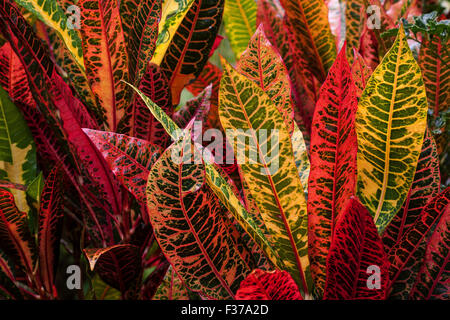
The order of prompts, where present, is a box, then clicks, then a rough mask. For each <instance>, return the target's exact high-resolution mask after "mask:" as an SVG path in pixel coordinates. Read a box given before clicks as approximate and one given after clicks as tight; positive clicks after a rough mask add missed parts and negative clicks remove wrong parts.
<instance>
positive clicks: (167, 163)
mask: <svg viewBox="0 0 450 320" xmlns="http://www.w3.org/2000/svg"><path fill="white" fill-rule="evenodd" d="M192 147H193V145H192V143H191V142H190V134H189V133H188V134H187V135H186V138H185V139H181V140H179V141H178V142H176V143H174V144H173V145H171V146H170V147H169V148H168V149H167V150H166V151H165V152H164V153H163V154H162V155H161V157H160V158H159V160H158V161H157V162H156V163H155V165H154V166H153V167H152V170H151V171H150V174H149V176H148V185H147V205H148V213H149V219H150V221H151V223H152V226H153V231H154V233H155V237H156V238H157V240H158V243H159V246H160V247H161V250H162V251H163V252H164V255H165V256H166V258H167V259H168V261H169V262H170V264H171V265H172V267H173V268H174V270H175V271H176V272H177V274H178V275H179V276H180V277H181V279H182V280H183V282H184V283H185V284H186V286H187V287H188V288H189V289H191V290H192V291H194V292H199V293H201V294H202V295H205V296H206V297H210V298H214V299H224V298H228V299H230V298H234V295H235V293H236V291H237V289H238V287H239V283H240V282H241V281H242V280H243V278H244V277H245V275H246V274H247V273H248V272H249V271H250V270H248V266H247V265H246V263H245V261H244V260H242V259H241V256H240V255H239V252H238V251H237V249H236V248H235V246H234V244H233V241H232V239H231V236H230V234H229V230H228V229H227V228H226V224H225V223H224V220H223V219H224V215H225V214H226V212H225V211H224V210H223V207H222V206H221V205H220V202H219V199H218V198H217V197H216V196H215V195H214V193H213V192H212V191H211V189H209V187H208V186H207V185H206V183H205V179H204V175H205V174H204V166H203V165H201V164H197V163H188V161H195V160H196V159H191V158H187V159H186V157H188V156H189V151H192ZM191 154H194V153H191ZM186 160H187V161H186ZM184 162H185V163H184ZM167 230H170V232H167ZM186 248H189V250H185V249H186Z"/></svg>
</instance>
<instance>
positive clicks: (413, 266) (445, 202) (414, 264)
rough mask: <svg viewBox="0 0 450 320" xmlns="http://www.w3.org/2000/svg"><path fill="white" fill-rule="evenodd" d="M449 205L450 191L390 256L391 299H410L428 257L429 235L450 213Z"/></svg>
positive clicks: (430, 206) (427, 210) (429, 206)
mask: <svg viewBox="0 0 450 320" xmlns="http://www.w3.org/2000/svg"><path fill="white" fill-rule="evenodd" d="M449 203H450V187H447V188H446V189H445V190H444V191H442V192H441V193H440V194H438V195H437V196H436V197H434V198H433V199H432V200H431V201H430V202H428V204H427V205H426V206H425V208H423V210H422V212H421V214H420V216H419V217H418V218H417V220H416V221H415V223H414V225H412V226H411V228H410V229H409V231H408V232H407V233H406V234H405V235H404V236H403V238H402V239H401V241H400V242H399V243H397V244H396V245H395V247H393V248H392V249H391V251H390V252H389V254H388V257H389V261H390V263H391V266H390V268H389V274H390V279H391V281H390V283H389V286H388V288H387V293H388V294H390V295H391V296H396V297H400V298H403V299H407V297H408V294H409V292H410V290H411V288H412V286H413V284H414V280H415V279H416V276H417V272H418V271H419V267H420V262H421V260H422V258H423V256H424V254H425V249H426V242H427V235H428V234H429V232H430V230H431V229H432V228H433V226H435V224H436V222H438V221H439V219H440V218H441V217H442V215H443V214H444V212H445V210H447V209H448V206H449Z"/></svg>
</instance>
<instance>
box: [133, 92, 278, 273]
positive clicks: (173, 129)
mask: <svg viewBox="0 0 450 320" xmlns="http://www.w3.org/2000/svg"><path fill="white" fill-rule="evenodd" d="M129 85H130V86H131V87H132V88H133V89H134V90H135V91H136V93H137V94H138V95H139V96H140V97H141V99H142V101H144V103H145V104H146V106H147V107H148V108H149V110H150V112H151V113H152V114H153V116H154V117H155V118H156V120H158V121H159V122H160V123H161V125H162V126H163V128H164V130H166V132H167V133H168V134H169V135H170V136H171V138H172V140H173V141H178V140H179V139H180V138H182V137H183V131H182V130H181V129H180V128H179V127H178V126H177V125H176V123H175V122H174V121H173V120H172V119H171V118H170V117H169V116H168V115H167V114H166V113H165V112H164V111H163V110H162V109H161V108H160V107H159V106H158V105H157V104H156V103H154V102H153V101H152V100H151V99H150V98H148V97H146V96H145V95H144V94H143V93H142V92H141V91H140V90H139V89H137V88H136V87H134V86H133V85H131V84H129ZM197 147H200V146H199V145H197ZM205 173H206V182H207V183H208V185H209V187H210V188H211V189H212V191H213V192H214V193H215V195H216V196H217V197H218V198H219V200H220V201H221V202H222V204H223V205H224V206H225V207H226V208H227V209H228V210H229V211H230V213H231V214H232V215H233V218H234V219H235V220H236V221H237V222H238V223H239V225H240V226H241V227H242V228H243V229H244V230H245V231H246V232H247V233H248V234H249V235H250V237H251V238H252V239H253V241H255V243H256V244H258V246H259V247H260V248H261V249H262V250H263V251H264V254H265V255H266V256H267V258H268V259H269V260H270V261H271V262H272V263H273V264H274V265H275V266H276V267H277V268H280V269H282V268H283V262H282V261H281V259H280V258H279V257H278V255H277V254H276V252H275V251H274V250H273V249H272V247H271V246H270V244H269V242H268V241H267V239H266V238H265V235H264V232H263V231H262V230H261V229H260V228H259V226H258V223H257V221H255V220H254V218H253V217H252V215H251V214H250V213H248V212H247V210H246V209H245V207H244V206H243V205H242V203H241V201H240V200H239V198H238V196H237V195H236V194H235V193H234V192H233V190H232V188H231V186H230V185H229V184H228V182H227V180H226V179H225V178H224V177H223V176H222V175H221V174H220V173H219V171H218V169H217V168H216V165H215V164H214V163H209V161H205Z"/></svg>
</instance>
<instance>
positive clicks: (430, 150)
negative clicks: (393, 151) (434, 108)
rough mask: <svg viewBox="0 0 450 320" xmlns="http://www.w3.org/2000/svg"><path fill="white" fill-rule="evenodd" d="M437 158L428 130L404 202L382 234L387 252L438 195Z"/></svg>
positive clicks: (434, 145)
mask: <svg viewBox="0 0 450 320" xmlns="http://www.w3.org/2000/svg"><path fill="white" fill-rule="evenodd" d="M439 189H440V175H439V156H438V154H437V148H436V144H435V143H434V140H433V137H432V136H431V133H430V130H427V131H426V132H425V138H424V140H423V145H422V152H421V153H420V156H419V161H418V163H417V168H416V173H415V175H414V180H413V183H412V185H411V189H410V190H409V192H408V196H407V197H406V200H405V202H404V203H403V206H402V208H401V209H400V211H399V212H398V213H397V214H396V215H395V217H394V218H393V219H392V221H391V222H390V223H389V225H388V226H387V227H386V229H385V230H384V233H383V237H382V239H383V243H384V245H385V249H386V252H389V250H391V249H392V248H393V247H394V246H395V244H396V243H397V242H399V241H400V240H401V239H402V238H403V236H404V235H405V234H406V232H407V231H408V230H409V229H410V228H411V226H412V225H413V224H414V222H415V221H416V219H417V217H419V216H420V213H421V212H422V210H423V208H424V207H425V206H426V204H427V203H428V202H429V201H430V200H431V199H433V198H434V197H435V196H437V194H438V193H439Z"/></svg>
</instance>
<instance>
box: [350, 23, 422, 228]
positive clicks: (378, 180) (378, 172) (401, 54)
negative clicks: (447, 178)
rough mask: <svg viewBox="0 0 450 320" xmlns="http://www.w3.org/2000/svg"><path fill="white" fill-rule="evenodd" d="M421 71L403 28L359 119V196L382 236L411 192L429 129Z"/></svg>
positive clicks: (367, 90) (365, 94) (363, 103)
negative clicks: (427, 126)
mask: <svg viewBox="0 0 450 320" xmlns="http://www.w3.org/2000/svg"><path fill="white" fill-rule="evenodd" d="M427 110H428V105H427V100H426V93H425V87H424V84H423V80H422V76H421V72H420V68H419V66H418V64H417V63H416V61H415V59H414V57H413V55H412V52H411V50H410V48H409V46H408V42H407V41H406V36H405V32H404V29H403V26H402V27H401V28H400V30H399V31H398V36H397V39H396V40H395V43H394V45H393V46H392V48H391V49H390V50H389V52H388V53H387V54H386V56H385V57H384V58H383V61H382V62H381V63H380V65H379V66H378V67H377V69H376V70H375V71H374V72H373V74H372V76H371V77H370V79H369V81H368V83H367V85H366V88H365V89H364V91H363V93H362V96H361V98H360V101H359V105H358V111H357V114H356V134H357V136H358V160H357V167H358V179H357V195H358V197H359V199H360V200H361V203H362V204H363V205H364V206H365V207H366V208H367V209H368V210H369V212H370V213H371V214H372V216H373V217H374V220H375V225H376V226H377V228H378V231H379V232H380V233H382V232H383V231H384V229H385V228H386V226H387V225H388V224H389V222H390V221H391V220H392V218H393V217H394V216H395V215H396V214H397V212H398V210H399V209H400V207H401V206H402V204H403V202H404V200H405V199H406V196H407V195H408V191H409V189H410V187H411V184H412V180H413V178H414V172H415V170H416V166H417V161H418V159H419V155H420V149H421V146H422V142H423V137H424V134H425V129H426V117H427Z"/></svg>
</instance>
